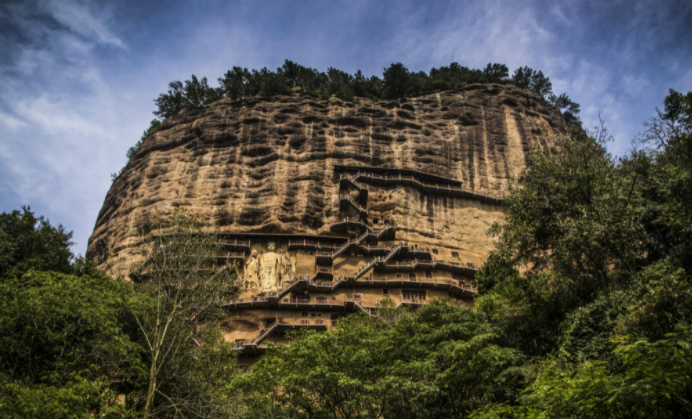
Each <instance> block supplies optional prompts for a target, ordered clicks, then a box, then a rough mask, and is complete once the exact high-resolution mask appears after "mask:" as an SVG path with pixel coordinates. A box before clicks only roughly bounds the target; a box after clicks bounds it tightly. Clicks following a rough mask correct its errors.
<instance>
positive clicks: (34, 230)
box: [0, 207, 74, 277]
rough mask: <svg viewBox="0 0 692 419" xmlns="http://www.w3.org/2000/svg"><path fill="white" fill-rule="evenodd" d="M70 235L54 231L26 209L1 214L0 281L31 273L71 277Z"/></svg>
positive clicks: (63, 231)
mask: <svg viewBox="0 0 692 419" xmlns="http://www.w3.org/2000/svg"><path fill="white" fill-rule="evenodd" d="M71 239H72V232H67V231H65V229H64V228H63V226H62V225H58V226H57V227H53V226H52V225H51V224H50V222H49V221H48V220H46V219H45V218H43V217H42V216H41V217H38V218H37V217H36V216H35V215H34V213H33V212H32V211H31V208H29V207H22V210H21V211H18V210H14V211H12V212H10V213H2V214H0V277H6V276H17V277H21V276H22V275H23V274H24V273H26V272H28V271H29V270H30V269H36V270H40V271H56V272H63V273H70V272H71V271H72V267H71V263H72V260H73V259H74V255H73V254H72V252H71V251H70V246H72V244H73V243H72V241H71Z"/></svg>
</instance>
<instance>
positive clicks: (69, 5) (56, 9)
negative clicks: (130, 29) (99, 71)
mask: <svg viewBox="0 0 692 419" xmlns="http://www.w3.org/2000/svg"><path fill="white" fill-rule="evenodd" d="M45 6H46V8H47V9H48V10H49V11H50V12H51V14H52V15H53V17H54V18H55V19H56V20H58V21H59V22H60V23H62V24H64V25H66V26H68V27H69V28H70V29H72V30H73V31H75V32H77V33H78V34H80V35H82V36H84V37H86V38H88V39H92V40H94V41H96V42H98V43H99V44H105V45H111V46H115V47H118V48H122V49H127V46H126V45H125V44H124V43H123V41H121V40H120V38H118V37H117V36H116V35H115V34H113V32H111V31H110V30H109V29H108V27H107V26H106V19H107V16H105V14H104V11H103V10H101V13H100V15H98V16H97V15H96V13H95V12H94V11H93V10H90V9H91V8H90V7H89V6H90V5H89V4H87V3H79V2H76V1H72V0H49V1H47V2H46V3H45Z"/></svg>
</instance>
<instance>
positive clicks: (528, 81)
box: [512, 67, 553, 98]
mask: <svg viewBox="0 0 692 419" xmlns="http://www.w3.org/2000/svg"><path fill="white" fill-rule="evenodd" d="M512 82H514V84H516V85H517V86H519V87H523V88H525V89H531V90H535V91H536V92H538V93H539V94H540V95H541V96H543V97H544V98H549V97H550V95H551V94H552V93H553V84H552V83H551V82H550V79H549V78H548V77H546V76H544V75H543V72H542V71H540V70H534V69H532V68H530V67H519V68H517V69H516V70H514V74H513V75H512Z"/></svg>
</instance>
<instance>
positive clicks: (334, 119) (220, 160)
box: [88, 85, 565, 264]
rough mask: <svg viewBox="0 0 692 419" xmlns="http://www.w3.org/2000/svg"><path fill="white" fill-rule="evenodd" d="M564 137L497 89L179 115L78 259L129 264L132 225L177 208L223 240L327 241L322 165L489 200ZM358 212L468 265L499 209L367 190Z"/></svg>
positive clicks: (552, 115) (547, 109) (334, 212)
mask: <svg viewBox="0 0 692 419" xmlns="http://www.w3.org/2000/svg"><path fill="white" fill-rule="evenodd" d="M564 129H565V123H564V120H563V118H562V116H561V115H560V113H559V111H558V110H557V109H555V108H554V107H552V106H551V105H549V104H548V103H547V102H545V101H544V100H543V99H542V98H541V97H540V96H539V95H537V94H536V93H534V92H531V91H527V90H524V89H520V88H517V87H515V86H503V85H471V86H468V88H467V90H466V91H464V92H441V93H438V94H430V95H427V96H422V97H417V98H413V99H401V100H395V101H382V102H379V103H375V104H373V103H370V102H369V101H363V102H361V103H360V104H352V103H345V102H342V101H340V100H336V99H332V100H316V99H312V98H308V97H280V98H268V99H262V98H259V99H257V100H255V101H252V102H244V103H235V104H223V103H220V104H216V105H215V106H212V107H210V108H205V109H195V110H185V111H182V112H181V113H180V114H179V115H177V116H175V117H173V118H170V119H168V120H166V121H165V122H163V123H162V125H161V126H160V128H159V129H157V130H156V131H155V132H153V133H152V134H151V135H149V136H148V137H147V138H146V139H145V140H144V142H143V145H142V147H141V149H140V150H139V152H138V153H137V154H136V155H135V156H134V157H133V158H132V159H131V161H130V162H129V164H128V165H127V167H126V168H125V170H124V171H123V173H122V174H121V175H120V176H119V177H118V178H117V179H116V180H115V182H114V183H113V185H112V186H111V189H110V190H109V191H108V194H107V195H106V198H105V202H104V204H103V208H102V209H101V211H100V213H99V216H98V220H97V222H96V226H95V229H94V232H93V234H92V236H91V238H90V240H89V251H88V255H89V256H90V257H95V256H96V253H97V252H96V248H97V245H99V243H104V242H106V241H110V242H111V243H112V248H111V251H110V253H109V255H108V257H109V258H115V257H120V256H122V257H123V260H127V259H128V258H129V257H130V255H129V253H128V252H130V251H131V249H129V250H128V249H127V247H126V246H127V245H128V244H130V243H132V242H133V240H134V237H133V234H134V231H133V230H132V228H131V227H130V219H131V218H130V217H131V216H132V215H134V214H140V213H145V212H148V211H152V210H153V209H154V208H155V207H156V208H158V209H159V210H166V209H170V208H173V207H178V206H184V207H186V208H188V209H190V210H192V211H193V212H194V213H196V214H198V216H200V217H201V218H204V219H206V220H211V221H214V222H216V223H218V225H219V227H220V229H221V231H222V232H225V233H234V234H240V233H273V234H306V235H335V233H333V232H331V231H330V228H329V222H330V221H331V220H332V219H333V218H334V217H340V216H341V214H340V213H339V202H338V194H339V189H338V183H339V181H338V179H339V174H338V173H335V171H334V165H349V166H374V167H385V168H392V169H395V168H398V169H412V170H418V171H421V172H426V173H430V174H434V175H439V176H444V177H447V178H453V179H456V180H459V181H461V182H463V187H464V189H468V190H474V191H476V192H480V193H483V194H486V195H497V194H501V193H502V191H503V189H504V187H505V186H506V184H507V181H508V180H509V179H510V178H511V177H515V176H517V175H518V174H519V173H520V171H521V169H522V168H523V166H524V164H525V162H526V159H527V156H528V155H529V153H530V152H531V151H532V150H533V149H535V148H536V147H544V146H547V145H549V144H551V143H552V139H553V138H554V136H555V135H556V134H559V133H560V132H563V131H564ZM367 205H368V207H369V210H370V214H371V216H370V222H372V221H373V220H375V221H379V222H380V223H381V222H382V220H391V222H394V223H396V225H397V227H398V233H397V240H399V239H401V240H413V241H417V242H420V243H421V244H432V245H440V246H443V247H446V248H449V249H458V250H460V251H461V252H462V253H463V254H464V255H465V256H466V259H467V260H469V261H473V262H476V263H479V264H480V263H482V262H483V261H484V259H485V257H486V255H487V253H488V251H489V250H490V248H491V242H490V239H489V238H488V237H487V236H486V235H485V230H486V229H487V227H488V226H489V224H490V223H492V222H493V221H496V220H499V219H501V217H502V208H501V207H499V206H497V205H490V204H484V203H481V202H478V201H474V200H469V199H461V198H452V197H445V196H439V195H434V194H426V193H423V192H421V191H420V190H416V189H413V188H407V187H392V188H376V187H375V188H372V190H371V191H370V196H369V200H368V204H367ZM342 236H343V234H342Z"/></svg>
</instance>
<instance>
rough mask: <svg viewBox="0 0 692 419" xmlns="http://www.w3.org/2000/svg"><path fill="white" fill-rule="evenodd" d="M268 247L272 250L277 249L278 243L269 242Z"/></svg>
mask: <svg viewBox="0 0 692 419" xmlns="http://www.w3.org/2000/svg"><path fill="white" fill-rule="evenodd" d="M267 249H268V250H269V251H270V252H273V251H274V249H276V243H274V242H269V243H267Z"/></svg>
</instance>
